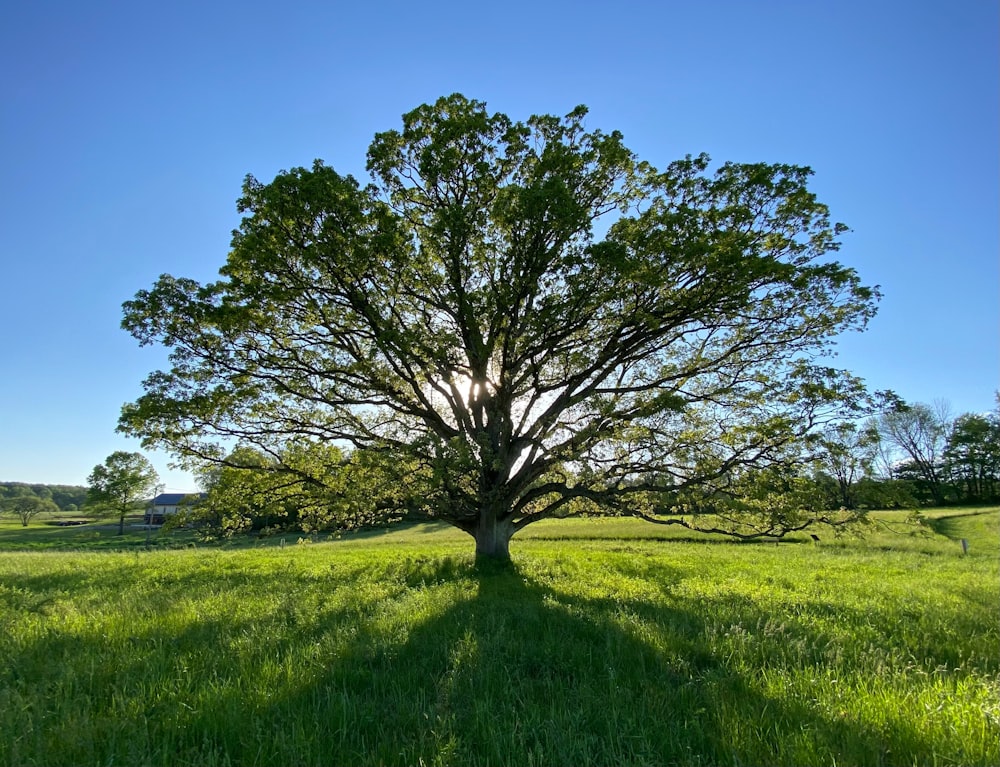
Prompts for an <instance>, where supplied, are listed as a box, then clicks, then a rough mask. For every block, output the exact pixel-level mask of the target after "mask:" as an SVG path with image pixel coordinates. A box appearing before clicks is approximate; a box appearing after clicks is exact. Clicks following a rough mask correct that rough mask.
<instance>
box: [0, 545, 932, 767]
mask: <svg viewBox="0 0 1000 767" xmlns="http://www.w3.org/2000/svg"><path fill="white" fill-rule="evenodd" d="M400 573H401V574H402V576H403V580H402V581H401V582H399V583H395V584H391V588H388V590H387V591H386V592H385V593H384V594H383V595H382V596H380V597H379V599H378V600H375V601H371V600H369V601H365V600H359V601H358V602H356V603H354V604H351V605H346V606H345V604H343V603H341V604H338V605H335V606H331V605H324V604H323V603H322V601H321V600H319V599H318V597H317V594H318V593H319V592H318V591H317V589H321V588H322V586H323V584H322V583H317V584H313V591H308V593H305V591H307V587H306V585H305V584H304V583H303V584H302V588H303V593H297V592H296V589H295V587H294V586H293V587H290V588H289V589H288V591H287V598H285V599H284V600H279V601H278V602H276V603H275V604H273V605H272V606H271V607H270V608H269V609H268V611H267V612H266V613H262V614H259V615H255V616H247V617H245V618H242V619H240V620H233V619H231V618H221V617H212V616H202V617H198V618H195V619H191V620H189V621H188V622H187V623H185V624H183V625H178V626H175V627H173V628H164V629H163V630H161V631H156V630H152V629H149V630H147V631H145V633H141V634H137V635H136V636H135V637H133V638H130V640H129V641H130V642H132V646H131V647H128V648H122V647H120V646H119V647H117V648H116V649H115V651H114V653H113V654H109V652H108V649H107V648H105V647H102V644H101V639H100V637H97V636H90V637H87V638H84V639H82V640H81V639H79V638H75V639H73V640H72V643H70V640H69V639H68V638H67V637H65V636H62V637H60V636H59V635H58V634H57V633H53V634H50V635H45V636H42V637H40V638H39V639H38V640H37V642H36V643H35V644H34V645H33V646H32V647H31V648H30V651H31V653H32V655H33V656H34V657H35V658H36V659H37V658H42V657H45V656H46V655H47V656H49V657H52V658H53V659H54V660H55V661H56V662H57V663H58V662H59V661H60V659H62V660H64V661H68V660H69V659H70V658H72V657H74V656H75V655H78V656H79V657H80V658H84V659H90V660H89V661H86V662H84V663H83V665H82V666H81V668H80V670H78V672H77V677H76V678H75V680H73V681H72V682H71V683H66V681H65V675H64V674H61V673H60V671H59V670H58V668H53V669H52V670H51V671H50V672H49V673H48V674H47V675H46V678H45V679H44V680H41V681H42V682H43V683H45V684H47V685H49V689H50V690H51V694H53V695H57V694H59V691H60V690H61V689H64V688H66V686H67V684H68V688H73V687H74V686H75V687H76V688H77V693H78V699H79V701H80V703H79V704H78V705H83V706H90V707H92V708H91V710H84V711H77V712H76V713H75V715H74V714H73V713H72V712H71V711H66V712H63V714H62V715H61V716H60V717H49V718H47V719H46V718H44V717H43V718H42V719H36V720H32V721H34V724H33V725H31V726H29V727H28V729H29V730H30V729H31V727H34V740H33V742H34V748H35V749H36V750H35V751H33V752H31V753H33V754H35V755H36V758H33V759H32V758H27V755H28V753H29V752H28V751H26V750H25V749H26V748H27V747H28V745H30V744H29V743H28V742H27V741H25V742H24V743H22V748H21V750H20V751H15V750H12V749H7V753H6V754H0V761H2V760H4V758H6V760H7V761H10V762H12V763H15V762H19V763H25V764H27V763H30V762H32V761H35V762H40V761H48V762H50V763H81V762H90V763H94V762H102V763H111V762H125V763H139V762H141V763H148V764H157V763H162V764H184V763H192V764H194V763H197V764H223V763H230V764H246V765H250V764H277V763H296V764H417V763H420V764H427V765H430V764H463V765H476V764H539V765H541V764H559V765H562V764H577V765H593V764H746V763H769V764H804V763H832V762H833V761H836V762H837V763H841V764H846V763H852V762H853V763H869V764H875V763H886V762H906V763H910V762H913V761H915V760H916V761H920V757H921V755H923V756H926V755H928V754H930V753H931V751H930V750H929V747H928V750H926V751H923V752H922V753H921V752H920V748H921V744H922V743H923V739H922V734H921V733H919V732H914V731H912V729H911V728H907V727H905V726H904V725H902V724H898V725H897V724H893V723H892V722H887V723H886V724H885V726H884V727H882V728H881V729H879V730H878V731H876V730H873V729H870V728H868V727H866V726H864V725H863V724H860V723H859V720H858V719H856V718H853V717H852V716H851V715H850V713H849V712H844V714H843V715H841V716H829V715H827V714H825V713H823V712H822V711H820V710H819V709H818V708H817V707H816V706H813V705H810V703H809V702H808V701H803V700H800V699H795V698H793V697H791V696H775V695H773V694H771V695H769V694H767V693H766V692H765V691H764V690H765V686H764V684H763V683H762V681H761V679H760V678H759V677H758V676H757V675H756V674H755V673H753V672H748V671H747V670H746V668H745V667H742V668H741V667H739V666H738V665H737V664H736V663H735V662H734V661H733V659H732V658H731V657H727V656H726V655H725V654H723V653H721V652H719V651H713V650H712V649H711V647H710V645H711V643H710V642H709V641H708V640H707V636H708V634H709V632H710V630H711V629H710V623H711V622H710V620H709V618H710V617H711V615H712V613H713V611H716V610H720V609H725V608H728V607H729V606H728V605H725V604H723V601H722V600H724V599H726V598H727V597H720V598H719V599H718V600H715V599H713V600H707V601H703V602H701V603H692V602H691V601H690V600H687V599H683V598H676V599H671V598H669V595H670V592H671V590H672V588H673V587H674V586H677V585H678V584H680V583H681V581H682V577H681V575H680V574H679V573H677V572H674V571H671V570H670V569H669V568H659V569H658V570H657V578H658V579H660V580H662V581H663V582H664V584H666V585H665V586H664V594H665V597H664V598H663V599H655V600H653V599H649V598H648V596H644V595H641V594H640V595H635V596H628V595H622V596H614V597H612V596H606V595H604V596H589V595H584V594H582V592H581V591H579V590H578V591H575V592H573V593H570V592H568V591H565V590H560V589H558V588H554V587H553V586H551V585H549V584H548V583H547V582H545V579H544V577H543V576H539V575H537V574H533V573H532V572H530V571H528V570H527V569H525V568H519V567H517V566H510V567H506V568H482V567H476V566H474V565H472V564H471V563H469V562H466V561H461V560H456V559H453V558H444V559H438V560H431V561H421V562H420V563H419V567H416V568H414V567H409V568H401V570H400ZM267 577H268V576H264V575H262V576H260V578H261V582H260V583H256V582H254V583H251V582H250V581H251V580H254V578H255V576H253V577H251V576H241V578H242V580H240V581H239V583H234V593H233V598H234V599H238V598H239V596H240V593H239V590H240V588H248V589H249V588H254V589H256V588H258V587H263V586H264V585H265V580H266V578H267ZM206 578H208V576H207V574H205V573H202V574H199V575H198V576H197V578H195V577H192V578H191V580H190V583H186V584H185V586H186V587H187V588H189V589H195V590H197V589H199V588H206V587H207V586H208V582H207V581H206V580H205V579H206ZM556 582H558V581H556ZM329 585H330V586H331V587H332V586H333V585H334V584H329ZM336 586H337V587H338V588H347V587H349V586H350V584H346V585H345V584H336ZM728 598H732V597H728ZM740 609H741V611H742V613H741V614H742V615H743V616H744V620H743V626H749V627H751V630H752V627H753V626H754V625H758V626H759V625H762V624H763V623H765V622H766V621H767V619H768V617H769V616H767V615H765V614H764V613H763V612H761V611H760V610H759V609H756V610H755V608H753V607H752V606H751V607H748V606H747V605H745V604H742V605H740ZM741 630H746V629H741ZM796 630H797V631H799V632H800V633H802V632H805V629H796ZM799 638H800V639H802V640H803V641H807V642H813V643H814V644H819V642H820V639H821V638H820V637H810V636H803V637H799ZM751 641H758V642H760V643H761V644H762V649H763V651H764V653H765V654H767V650H768V648H766V647H763V645H766V643H767V642H768V641H771V640H769V639H765V638H763V637H753V638H752V639H751ZM776 641H780V640H776ZM123 650H131V651H127V652H123ZM241 654H242V655H241ZM234 655H237V656H241V657H238V658H234V657H233V656H234ZM88 663H89V666H88ZM95 663H96V664H97V666H96V668H95V666H94V664H95ZM102 663H107V666H102V665H101V664H102ZM87 668H89V669H90V671H87V670H86V669H87ZM88 674H89V676H87V675H88ZM29 681H30V680H24V679H21V680H20V682H21V683H22V684H20V685H19V687H18V689H22V690H23V689H24V685H25V684H27V683H28V682H29ZM36 681H37V680H36ZM88 685H90V689H87V686H88ZM16 687H17V686H16ZM81 687H82V689H80V688H81ZM2 693H3V691H2V690H0V694H2ZM80 693H82V694H80ZM10 699H11V695H10V694H8V700H10ZM87 701H91V702H90V703H88V702H87ZM25 721H28V720H25ZM29 724H30V722H29ZM83 727H86V728H89V729H88V731H87V732H86V733H83V734H81V732H80V729H81V728H83ZM84 736H85V737H84ZM81 737H83V740H82V741H81V742H80V744H79V747H78V748H76V750H65V749H64V750H62V751H60V750H59V749H57V748H51V749H49V750H47V751H46V750H45V749H44V744H46V743H47V744H49V745H51V744H52V743H60V742H62V743H66V742H72V740H73V739H74V738H77V739H80V738H81ZM5 746H6V744H5ZM914 748H916V753H913V752H912V751H913V749H914ZM906 749H910V751H906ZM60 754H61V755H62V757H61V758H60V756H59V755H60ZM18 755H20V757H21V758H19V759H18V758H14V757H15V756H18ZM45 755H48V756H49V757H50V758H49V759H47V760H46V759H43V758H41V756H45Z"/></svg>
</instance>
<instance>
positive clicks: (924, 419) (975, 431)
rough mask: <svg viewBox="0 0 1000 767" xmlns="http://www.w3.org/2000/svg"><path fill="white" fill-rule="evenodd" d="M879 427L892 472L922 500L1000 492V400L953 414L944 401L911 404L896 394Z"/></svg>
mask: <svg viewBox="0 0 1000 767" xmlns="http://www.w3.org/2000/svg"><path fill="white" fill-rule="evenodd" d="M875 428H876V431H877V440H878V445H879V447H880V449H881V450H882V451H883V452H884V453H887V456H888V457H887V460H886V462H887V463H888V464H889V466H890V470H891V474H892V476H893V477H894V478H896V479H897V480H901V481H903V482H904V483H905V484H906V485H907V486H908V487H909V488H910V492H911V494H912V495H913V496H914V497H915V498H916V499H917V500H918V501H920V502H921V503H923V504H926V505H940V504H942V503H984V502H989V501H995V500H997V499H998V498H1000V406H998V408H997V409H995V410H994V411H993V412H990V413H964V414H962V415H960V416H958V417H957V418H955V419H951V417H950V416H949V415H948V407H947V405H946V404H945V403H937V404H936V405H934V406H931V405H927V404H924V403H916V404H913V405H909V404H907V403H905V402H903V401H902V400H899V399H898V398H897V401H896V402H895V403H894V404H893V406H892V407H890V408H889V409H887V410H886V411H885V412H884V413H882V415H881V416H880V417H879V418H878V420H877V422H876V424H875ZM893 451H895V452H893Z"/></svg>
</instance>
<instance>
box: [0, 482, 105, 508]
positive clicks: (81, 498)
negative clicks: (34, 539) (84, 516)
mask: <svg viewBox="0 0 1000 767" xmlns="http://www.w3.org/2000/svg"><path fill="white" fill-rule="evenodd" d="M22 495H34V496H36V497H38V498H41V499H43V500H46V499H47V500H51V501H52V502H53V503H55V504H56V506H58V507H59V509H61V510H62V511H75V510H76V509H77V508H78V507H80V506H82V505H83V503H84V502H85V501H86V499H87V488H85V487H81V486H77V485H40V484H29V483H27V482H0V498H14V497H18V496H22Z"/></svg>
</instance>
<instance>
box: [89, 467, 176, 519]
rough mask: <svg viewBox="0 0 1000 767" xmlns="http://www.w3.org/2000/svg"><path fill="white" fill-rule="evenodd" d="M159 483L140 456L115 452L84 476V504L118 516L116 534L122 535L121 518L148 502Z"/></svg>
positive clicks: (155, 475)
mask: <svg viewBox="0 0 1000 767" xmlns="http://www.w3.org/2000/svg"><path fill="white" fill-rule="evenodd" d="M157 482H159V476H158V475H157V473H156V470H155V469H154V468H153V465H152V464H151V463H150V462H149V461H148V460H147V459H146V458H145V457H144V456H142V455H141V454H140V453H127V452H124V451H121V450H119V451H116V452H114V453H112V454H111V455H109V456H108V457H107V458H106V459H105V461H104V463H103V464H98V465H97V466H95V467H94V470H93V471H92V472H91V473H90V476H89V477H87V483H88V485H89V492H88V503H90V504H91V505H94V506H97V507H101V508H106V509H109V510H111V511H113V512H115V513H117V514H118V534H119V535H124V533H125V515H126V514H128V513H129V512H131V511H133V510H135V509H136V507H137V506H138V505H139V504H140V503H141V502H142V501H144V500H146V499H148V498H149V497H150V495H151V494H152V493H153V492H154V490H155V488H156V483H157Z"/></svg>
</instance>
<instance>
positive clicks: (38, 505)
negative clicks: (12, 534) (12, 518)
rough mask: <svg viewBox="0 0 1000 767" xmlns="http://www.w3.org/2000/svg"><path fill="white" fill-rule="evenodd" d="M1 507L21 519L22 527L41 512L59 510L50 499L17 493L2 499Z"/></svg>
mask: <svg viewBox="0 0 1000 767" xmlns="http://www.w3.org/2000/svg"><path fill="white" fill-rule="evenodd" d="M2 508H3V510H4V511H10V512H13V513H14V514H15V515H16V516H17V518H18V519H20V520H21V524H22V525H23V526H24V527H27V526H28V522H30V521H31V520H32V519H33V518H34V517H36V516H38V515H39V514H41V513H43V512H46V513H52V512H57V511H59V507H58V506H56V505H55V504H54V503H53V502H52V501H51V500H49V499H48V498H39V497H38V496H36V495H17V496H14V497H12V498H7V499H5V500H4V501H3V504H2Z"/></svg>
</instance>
